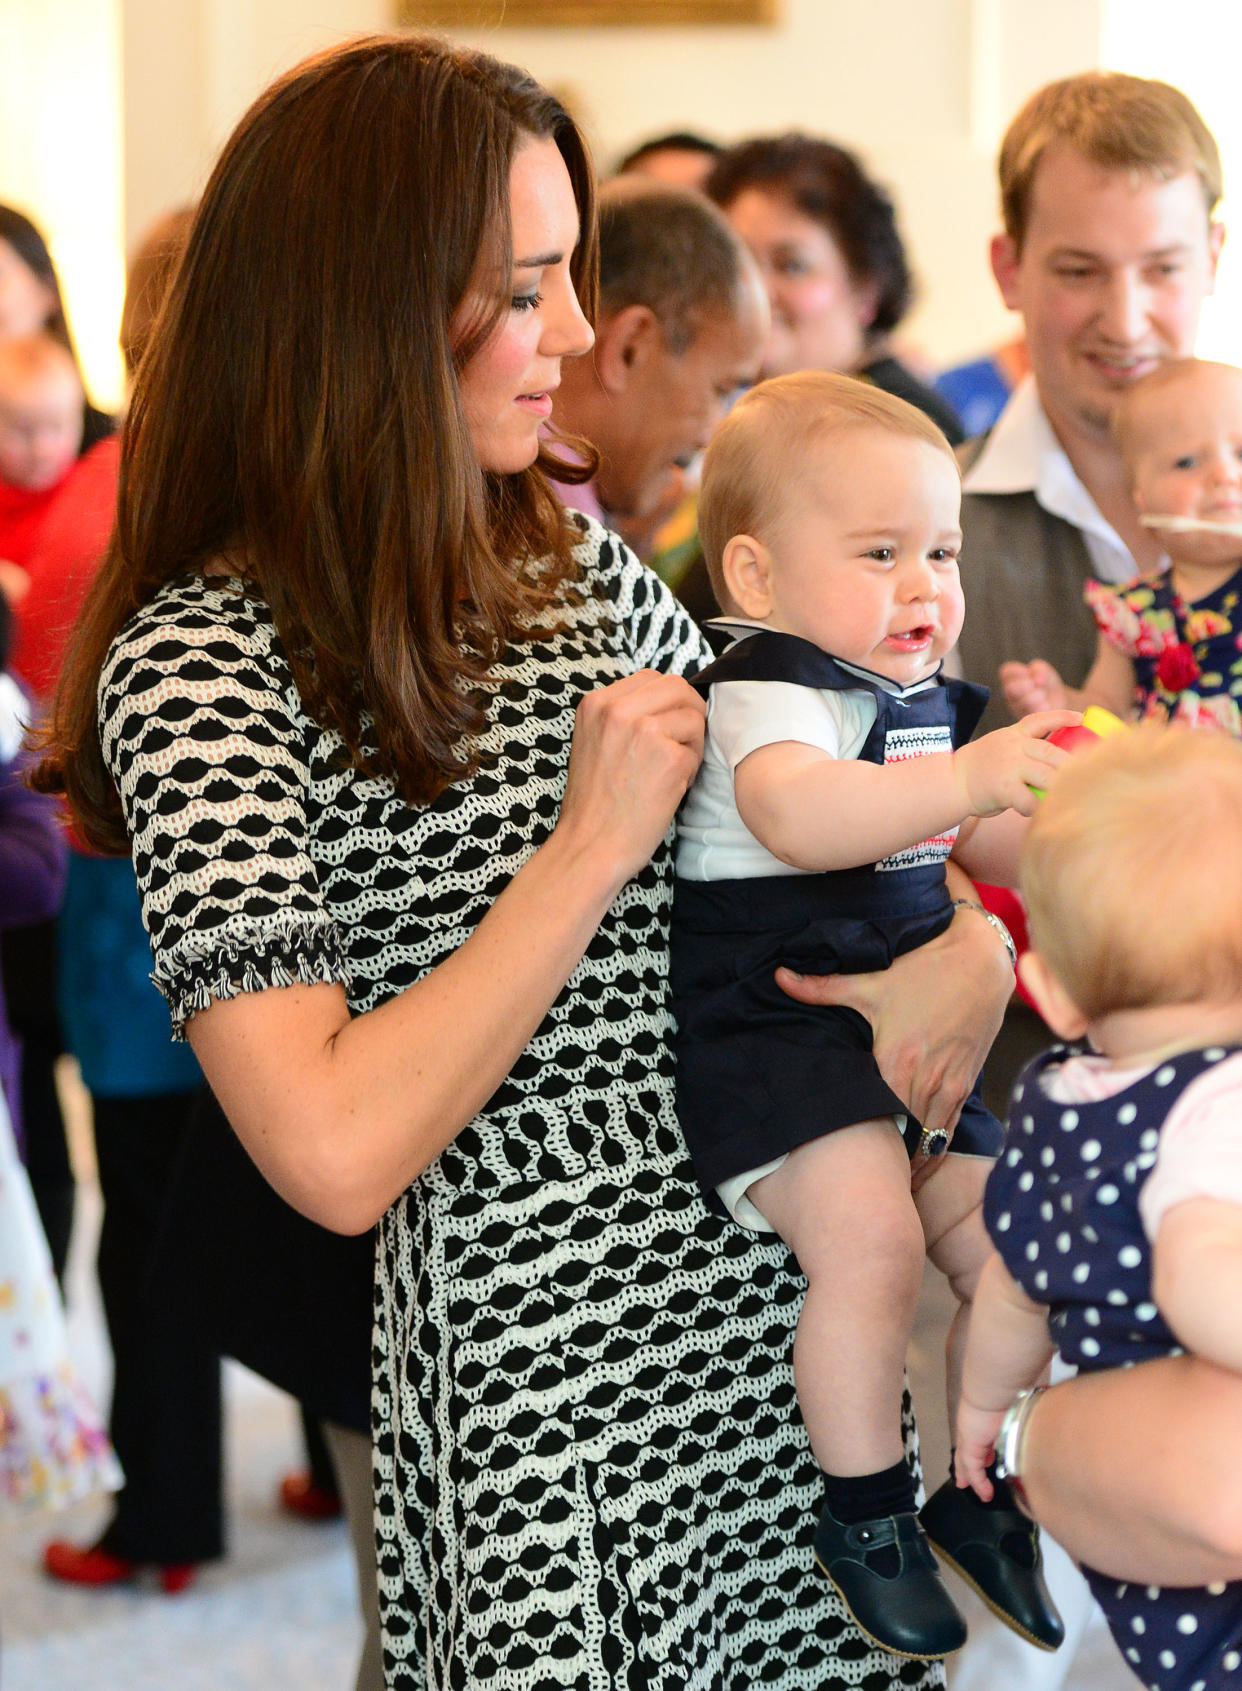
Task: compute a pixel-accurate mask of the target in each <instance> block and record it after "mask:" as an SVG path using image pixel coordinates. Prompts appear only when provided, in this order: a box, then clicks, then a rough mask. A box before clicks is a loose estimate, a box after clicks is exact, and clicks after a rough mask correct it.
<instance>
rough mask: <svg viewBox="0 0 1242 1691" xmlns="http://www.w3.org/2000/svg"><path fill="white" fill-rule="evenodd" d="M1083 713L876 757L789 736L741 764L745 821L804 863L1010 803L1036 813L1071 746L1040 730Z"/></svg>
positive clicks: (897, 844) (883, 850) (843, 859)
mask: <svg viewBox="0 0 1242 1691" xmlns="http://www.w3.org/2000/svg"><path fill="white" fill-rule="evenodd" d="M1075 720H1077V719H1076V718H1075V717H1072V716H1070V715H1069V714H1068V713H1066V712H1064V711H1046V712H1043V713H1041V714H1037V715H1035V716H1031V717H1028V718H1026V719H1025V720H1024V721H1022V722H1019V723H1017V724H1016V725H1015V726H1014V727H1012V728H1001V729H998V730H997V731H996V732H995V733H993V734H985V735H984V736H983V737H982V739H979V740H974V741H972V742H971V743H970V744H969V745H967V746H962V747H961V748H960V749H959V750H958V751H955V752H934V753H932V754H931V755H930V756H928V757H913V758H907V759H906V760H904V761H903V762H898V763H886V764H874V763H864V762H861V761H858V760H854V759H841V758H834V757H833V756H831V754H830V753H828V752H825V751H822V750H820V749H819V748H818V747H815V746H809V745H804V744H802V743H801V742H800V741H795V740H781V741H778V742H776V743H775V744H772V745H766V746H760V747H758V748H757V749H756V750H755V751H753V752H751V753H750V754H749V755H748V756H747V757H745V758H743V759H742V761H741V762H740V763H739V764H738V766H737V769H736V771H735V772H734V792H735V795H736V798H737V807H738V811H739V813H740V814H741V817H742V820H743V822H745V824H746V826H747V827H748V828H749V829H750V831H751V833H752V834H754V836H755V838H756V839H758V840H760V841H761V842H762V844H763V845H765V846H766V847H767V849H768V850H769V851H770V852H771V853H772V854H773V855H774V856H775V857H779V858H780V859H781V861H782V862H784V863H789V864H792V865H793V867H794V868H796V869H808V870H827V869H852V868H855V867H856V866H857V865H859V864H862V863H875V862H878V861H880V859H882V858H885V857H888V856H890V855H891V854H892V853H893V852H895V851H900V850H902V849H903V848H904V847H906V846H911V845H916V844H917V843H918V842H919V841H920V840H924V839H928V838H930V837H931V836H932V835H934V834H938V833H944V832H946V831H947V830H948V829H950V828H954V827H956V826H957V824H958V823H959V822H961V821H963V820H964V819H965V818H966V817H968V816H990V815H995V814H997V813H998V812H1000V811H1003V810H1006V809H1010V808H1012V809H1015V810H1020V811H1022V812H1023V813H1024V814H1027V815H1029V814H1030V812H1031V810H1032V809H1033V808H1034V805H1035V803H1036V802H1037V801H1036V799H1035V795H1034V793H1033V792H1032V791H1031V786H1032V784H1034V785H1036V786H1042V785H1044V783H1045V782H1046V781H1047V778H1048V775H1049V772H1050V770H1051V769H1053V768H1055V767H1056V765H1057V764H1058V763H1059V762H1060V761H1061V760H1062V759H1063V758H1064V756H1065V753H1064V752H1062V751H1060V750H1059V749H1058V748H1057V747H1056V746H1052V745H1049V744H1048V742H1047V741H1046V740H1045V739H1043V738H1042V736H1043V735H1045V734H1050V733H1052V731H1053V729H1055V728H1062V727H1065V726H1066V725H1067V724H1068V723H1069V722H1071V721H1075Z"/></svg>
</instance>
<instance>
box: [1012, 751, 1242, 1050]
mask: <svg viewBox="0 0 1242 1691" xmlns="http://www.w3.org/2000/svg"><path fill="white" fill-rule="evenodd" d="M1021 882H1022V893H1023V896H1024V897H1025V899H1026V905H1027V911H1028V913H1029V916H1030V929H1031V942H1032V944H1033V945H1034V946H1035V948H1036V950H1038V951H1039V952H1040V953H1041V954H1042V955H1043V957H1044V958H1045V959H1046V961H1047V963H1048V965H1049V967H1050V968H1051V969H1052V972H1053V973H1054V974H1055V975H1056V977H1057V979H1058V980H1059V981H1060V982H1061V985H1062V986H1063V987H1064V988H1065V990H1066V992H1068V994H1069V996H1070V998H1071V999H1072V1000H1073V1001H1074V1003H1075V1004H1076V1005H1077V1007H1078V1009H1079V1010H1080V1011H1081V1012H1082V1014H1083V1015H1084V1016H1085V1017H1086V1018H1087V1020H1088V1021H1095V1020H1097V1019H1098V1018H1099V1017H1102V1016H1106V1015H1109V1014H1111V1013H1112V1012H1113V1011H1117V1010H1129V1009H1145V1008H1148V1007H1151V1006H1153V1005H1157V1004H1188V1003H1194V1002H1197V1001H1199V1000H1203V1001H1205V1002H1209V1001H1210V1002H1219V1001H1222V1000H1227V999H1231V998H1242V744H1239V742H1238V741H1236V740H1234V739H1232V738H1231V737H1230V736H1229V735H1227V734H1223V733H1219V732H1217V731H1215V730H1214V729H1196V730H1191V729H1188V728H1182V727H1164V726H1160V725H1158V724H1155V723H1144V724H1142V725H1141V726H1139V727H1138V728H1135V729H1134V730H1132V731H1130V732H1128V733H1125V734H1116V735H1113V736H1111V737H1110V738H1108V739H1106V740H1105V741H1104V742H1103V743H1102V744H1100V745H1099V746H1092V747H1090V748H1088V749H1085V750H1083V751H1081V752H1075V753H1074V755H1073V756H1072V757H1071V758H1070V759H1069V760H1068V761H1067V762H1066V763H1065V764H1064V766H1063V767H1062V768H1061V769H1060V770H1058V772H1057V774H1056V776H1055V778H1054V780H1053V781H1052V783H1051V784H1050V787H1049V791H1048V795H1047V797H1046V798H1045V799H1044V800H1043V802H1042V803H1041V804H1040V806H1039V808H1038V810H1037V811H1036V813H1035V817H1034V820H1033V821H1032V823H1031V828H1030V832H1029V833H1028V835H1027V839H1026V845H1025V849H1024V851H1023V854H1022V874H1021Z"/></svg>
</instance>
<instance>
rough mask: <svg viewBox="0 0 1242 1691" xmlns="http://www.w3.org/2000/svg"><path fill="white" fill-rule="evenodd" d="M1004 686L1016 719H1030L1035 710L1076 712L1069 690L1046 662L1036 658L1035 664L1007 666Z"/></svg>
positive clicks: (1002, 678)
mask: <svg viewBox="0 0 1242 1691" xmlns="http://www.w3.org/2000/svg"><path fill="white" fill-rule="evenodd" d="M1000 684H1001V691H1002V692H1003V693H1004V695H1005V703H1006V704H1007V705H1008V706H1009V708H1010V710H1011V711H1012V712H1013V714H1014V715H1015V716H1026V715H1027V714H1028V713H1029V712H1031V711H1035V710H1070V709H1071V708H1072V702H1071V699H1070V691H1069V688H1068V687H1067V686H1066V685H1065V683H1064V681H1062V679H1061V677H1060V676H1059V675H1058V674H1057V672H1056V670H1055V669H1053V667H1052V665H1051V664H1050V663H1045V662H1044V660H1043V659H1042V658H1036V659H1035V661H1034V663H1003V664H1002V665H1001V666H1000Z"/></svg>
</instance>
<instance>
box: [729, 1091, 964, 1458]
mask: <svg viewBox="0 0 1242 1691" xmlns="http://www.w3.org/2000/svg"><path fill="white" fill-rule="evenodd" d="M937 1178H938V1176H937ZM931 1183H932V1182H930V1181H929V1182H928V1184H929V1185H930V1184H931ZM748 1196H749V1197H750V1200H751V1202H752V1203H753V1204H754V1206H755V1208H756V1209H757V1210H758V1211H759V1213H760V1214H761V1215H762V1216H763V1217H764V1219H765V1220H766V1221H768V1222H769V1223H770V1224H771V1226H772V1227H773V1228H775V1230H776V1232H777V1233H778V1234H779V1235H780V1237H781V1238H782V1239H783V1240H784V1241H785V1243H786V1244H787V1245H788V1246H789V1247H790V1249H791V1250H792V1251H793V1252H794V1255H795V1256H796V1257H797V1258H798V1263H799V1266H800V1267H801V1269H802V1272H803V1273H804V1274H805V1275H806V1278H807V1293H806V1302H805V1303H804V1304H803V1307H802V1315H801V1317H800V1319H799V1322H798V1331H797V1335H796V1337H795V1339H794V1380H795V1384H796V1386H797V1391H798V1402H799V1405H800V1406H801V1409H802V1417H803V1420H804V1421H805V1422H806V1428H807V1432H808V1434H809V1436H810V1440H811V1448H812V1449H813V1450H814V1452H815V1456H816V1459H817V1460H818V1462H819V1464H820V1466H821V1467H822V1468H823V1469H824V1470H825V1472H826V1473H829V1474H838V1475H862V1474H874V1473H876V1472H877V1471H878V1470H880V1469H884V1468H888V1467H890V1466H892V1465H893V1464H895V1463H898V1462H900V1461H901V1460H902V1440H901V1393H902V1381H903V1375H904V1369H905V1362H906V1346H907V1343H908V1341H909V1338H910V1330H911V1327H912V1325H913V1321H914V1312H915V1305H916V1303H917V1301H918V1295H919V1287H920V1283H921V1279H922V1270H923V1255H924V1249H925V1246H924V1238H923V1229H922V1226H921V1224H920V1221H919V1215H918V1212H917V1210H916V1209H915V1205H914V1201H913V1199H912V1198H911V1195H910V1159H909V1156H908V1155H907V1152H906V1147H905V1145H904V1143H903V1141H902V1138H901V1135H900V1133H899V1132H898V1131H897V1127H896V1124H895V1123H894V1122H893V1121H892V1120H891V1119H889V1118H884V1119H880V1120H876V1121H865V1122H856V1123H855V1124H854V1125H853V1126H851V1127H845V1128H841V1129H839V1130H838V1131H837V1132H835V1133H829V1134H826V1135H825V1136H824V1137H823V1138H822V1139H813V1140H811V1141H810V1142H809V1143H807V1144H805V1145H800V1146H799V1147H798V1149H797V1150H795V1151H792V1152H791V1153H790V1155H789V1156H788V1157H787V1159H786V1160H785V1162H784V1163H782V1165H781V1166H780V1168H778V1169H777V1170H776V1171H775V1172H774V1173H772V1174H768V1175H765V1176H764V1177H763V1178H762V1179H761V1180H757V1181H756V1182H755V1184H754V1185H753V1186H752V1187H750V1189H749V1192H748Z"/></svg>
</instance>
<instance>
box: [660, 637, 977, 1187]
mask: <svg viewBox="0 0 1242 1691" xmlns="http://www.w3.org/2000/svg"><path fill="white" fill-rule="evenodd" d="M717 681H780V682H793V683H795V684H797V685H799V686H804V687H811V688H815V689H818V690H825V689H832V690H834V691H840V692H858V691H860V690H862V691H870V692H872V693H873V694H874V695H875V701H876V720H875V724H874V726H873V727H872V729H871V731H870V733H869V734H868V736H867V739H866V741H865V743H864V744H863V747H862V749H861V751H860V752H859V753H858V756H859V758H861V759H864V760H866V761H869V762H871V763H884V762H885V761H886V759H887V760H888V761H894V760H895V759H896V758H899V757H901V758H904V757H909V756H913V755H919V754H920V753H922V752H926V751H948V750H949V749H950V746H953V747H956V746H960V745H964V744H965V742H966V741H967V740H968V739H969V738H970V736H971V734H972V732H973V731H974V728H975V725H976V724H977V722H978V720H979V717H980V716H981V715H982V713H983V708H984V705H985V704H986V703H987V692H986V689H984V688H982V687H975V686H973V685H971V684H970V683H968V682H964V681H955V680H950V679H942V680H941V681H940V684H939V685H938V686H935V687H930V688H926V689H925V690H924V691H922V692H918V693H912V694H910V695H909V696H908V697H905V698H899V697H895V696H894V695H893V694H891V693H889V692H887V691H886V690H885V689H884V688H883V687H882V686H880V685H879V684H878V683H877V684H875V685H872V684H870V683H869V682H867V681H866V680H865V679H863V678H862V677H860V676H859V675H858V674H857V673H856V672H855V671H853V670H851V669H847V668H845V667H844V665H841V664H839V663H837V662H836V661H835V660H834V659H833V658H830V657H829V656H828V655H827V654H826V653H824V652H822V651H820V649H819V647H818V646H815V645H813V644H812V643H811V642H810V641H808V640H803V639H800V638H799V637H798V636H797V635H793V634H776V633H767V632H762V633H757V634H755V635H753V636H750V637H747V638H745V639H742V640H739V641H738V642H737V644H736V645H734V646H732V647H730V649H729V650H728V651H727V652H726V653H725V654H724V656H723V657H721V658H718V659H717V660H716V662H715V663H713V664H710V665H709V666H708V667H707V668H706V669H704V670H702V671H700V673H699V674H698V675H697V676H695V677H694V678H693V685H694V686H695V687H697V688H698V689H699V691H700V692H702V693H703V695H704V696H705V697H706V695H707V693H708V691H709V689H710V688H711V686H712V685H713V683H715V682H717ZM944 857H945V852H944V850H943V849H942V848H940V847H930V846H929V848H928V850H927V851H926V852H922V853H920V852H903V853H901V854H900V859H899V860H898V861H894V862H893V863H892V865H891V866H886V865H884V864H865V865H863V866H862V867H860V868H857V869H841V870H832V871H830V872H828V873H825V874H818V875H774V876H770V877H763V876H758V877H755V878H752V879H745V880H728V881H686V880H680V879H679V880H678V881H677V884H676V890H675V893H674V898H673V932H672V971H671V978H672V989H673V1011H674V1014H675V1016H676V1018H677V1030H678V1031H677V1038H676V1042H675V1050H676V1054H677V1109H678V1114H679V1116H680V1118H681V1124H682V1128H683V1129H684V1131H685V1135H686V1141H687V1143H688V1145H689V1147H690V1154H691V1156H692V1157H693V1159H694V1167H695V1173H696V1174H697V1176H698V1179H699V1181H700V1183H701V1185H702V1187H703V1189H704V1192H705V1193H706V1194H707V1196H708V1199H709V1201H710V1202H712V1203H713V1204H716V1205H719V1202H720V1200H719V1199H718V1198H717V1197H716V1187H717V1186H719V1185H720V1184H721V1182H722V1181H725V1180H728V1179H730V1178H732V1177H733V1176H734V1175H738V1174H745V1173H746V1172H747V1170H749V1169H752V1168H759V1167H761V1166H762V1165H763V1164H764V1163H768V1162H773V1161H775V1159H776V1158H778V1157H780V1156H783V1155H784V1154H786V1153H787V1152H789V1151H792V1150H794V1149H795V1148H796V1147H797V1146H799V1145H803V1144H805V1143H806V1142H807V1141H808V1140H811V1139H818V1138H821V1137H822V1136H823V1135H824V1134H826V1133H833V1132H835V1131H836V1130H837V1129H838V1128H842V1127H851V1126H853V1125H854V1123H855V1122H860V1121H870V1120H873V1119H874V1118H876V1117H878V1116H896V1115H905V1116H906V1117H907V1121H906V1130H905V1141H906V1146H907V1149H908V1150H909V1152H910V1154H911V1155H912V1156H913V1155H914V1153H915V1152H916V1151H917V1149H918V1145H919V1139H920V1137H921V1134H922V1128H921V1125H920V1123H918V1122H917V1121H915V1120H914V1119H913V1117H911V1116H910V1115H909V1110H908V1107H907V1105H906V1104H905V1103H904V1102H903V1101H902V1100H901V1099H900V1098H899V1097H898V1096H897V1094H896V1093H895V1092H894V1091H893V1090H892V1089H891V1087H890V1086H889V1085H888V1083H887V1082H886V1081H885V1080H884V1079H883V1077H882V1076H881V1074H880V1071H879V1068H878V1067H877V1065H876V1061H875V1056H874V1054H873V1052H872V1040H871V1025H870V1023H869V1022H868V1021H867V1020H866V1018H865V1017H864V1016H861V1015H859V1014H858V1012H857V1011H855V1010H850V1009H846V1008H844V1007H837V1006H828V1007H821V1006H816V1005H809V1004H799V1003H798V1002H797V1001H796V1000H795V999H792V998H790V997H789V996H788V995H787V994H786V993H783V992H782V991H781V989H780V988H779V987H778V986H777V984H776V982H775V981H774V979H773V972H774V971H775V970H776V968H777V967H778V966H780V965H781V964H784V965H786V966H787V967H789V968H791V969H795V970H797V971H798V972H799V973H801V974H808V975H824V974H861V973H864V972H866V971H869V970H876V969H887V968H888V967H889V966H890V965H891V963H892V961H893V959H894V958H895V957H898V956H900V955H901V954H902V953H903V952H905V951H912V950H914V949H915V947H916V946H919V945H924V944H926V942H927V941H928V940H930V939H934V938H935V937H936V935H937V934H940V933H943V931H944V930H945V928H947V927H948V925H949V922H950V920H951V919H952V908H951V904H950V899H949V894H948V888H947V886H946V884H945V875H944ZM1002 1140H1003V1130H1002V1128H1001V1124H1000V1123H999V1122H998V1121H997V1119H996V1117H995V1116H994V1115H992V1114H991V1112H990V1111H989V1110H987V1109H985V1108H984V1105H983V1102H982V1099H981V1098H980V1097H979V1095H978V1089H977V1087H976V1090H975V1092H974V1093H972V1095H971V1097H970V1098H969V1099H968V1101H967V1103H966V1105H965V1107H964V1108H963V1110H962V1115H961V1120H960V1121H959V1123H958V1126H957V1128H956V1130H955V1132H954V1135H953V1145H952V1148H953V1150H954V1151H962V1152H966V1153H967V1154H969V1155H974V1156H984V1157H995V1156H997V1155H998V1154H999V1152H1000V1148H1001V1144H1002Z"/></svg>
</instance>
